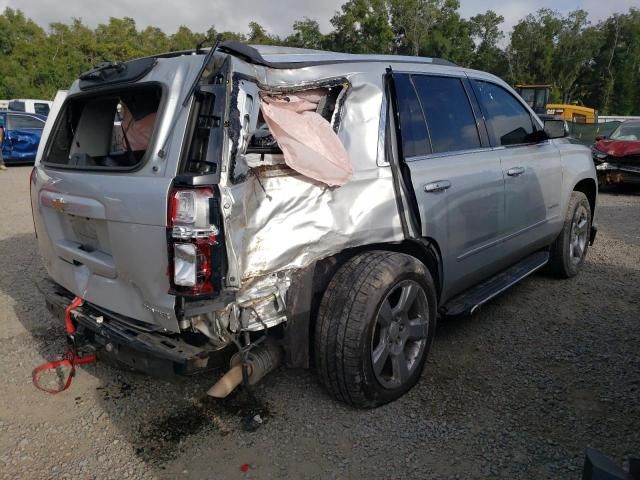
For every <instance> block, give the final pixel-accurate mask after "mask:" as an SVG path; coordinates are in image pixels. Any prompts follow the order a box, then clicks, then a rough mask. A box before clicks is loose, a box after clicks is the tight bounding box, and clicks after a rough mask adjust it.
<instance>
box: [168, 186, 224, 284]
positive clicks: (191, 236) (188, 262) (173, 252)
mask: <svg viewBox="0 0 640 480" xmlns="http://www.w3.org/2000/svg"><path fill="white" fill-rule="evenodd" d="M214 198H215V195H214V191H213V189H212V188H211V187H202V188H179V189H174V190H172V191H171V194H170V196H169V208H168V219H167V220H168V221H167V230H168V232H167V233H168V238H169V259H170V262H169V265H170V267H169V275H170V279H171V292H170V293H174V294H179V295H184V296H199V295H208V294H213V293H215V288H214V284H213V270H212V257H213V252H214V247H215V246H216V245H217V244H218V234H219V232H218V228H217V226H216V225H213V224H212V221H211V220H212V218H213V216H215V215H213V216H212V213H215V212H211V209H212V208H214V207H213V205H214V202H213V199H214Z"/></svg>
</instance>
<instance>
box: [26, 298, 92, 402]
mask: <svg viewBox="0 0 640 480" xmlns="http://www.w3.org/2000/svg"><path fill="white" fill-rule="evenodd" d="M83 302H84V300H82V299H81V298H80V297H76V298H74V299H73V301H72V302H71V303H70V304H69V306H68V307H67V308H66V309H65V311H64V326H65V328H66V329H67V353H66V354H65V355H64V357H63V358H61V359H60V360H54V361H52V362H47V363H44V364H42V365H40V366H39V367H36V368H35V369H34V370H33V372H31V380H32V381H33V384H34V385H35V386H36V388H38V389H40V390H42V391H43V392H47V393H60V392H64V391H65V390H66V389H67V388H69V386H70V385H71V381H72V380H73V377H74V375H75V374H76V365H83V364H85V363H94V362H95V361H96V356H95V355H85V356H79V355H78V347H77V345H76V339H75V336H74V335H75V333H76V327H75V325H74V324H73V320H71V311H72V310H73V309H74V308H78V307H80V306H81V305H82V304H83ZM62 366H66V367H69V368H70V370H69V375H67V379H66V380H65V382H64V385H63V386H62V388H48V387H44V386H42V385H40V379H39V377H40V374H41V373H42V372H44V371H45V370H55V369H56V368H59V367H62Z"/></svg>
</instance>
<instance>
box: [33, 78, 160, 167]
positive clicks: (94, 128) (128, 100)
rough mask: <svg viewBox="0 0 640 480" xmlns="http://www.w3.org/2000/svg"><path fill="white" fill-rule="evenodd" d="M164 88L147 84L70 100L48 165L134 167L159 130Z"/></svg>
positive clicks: (52, 144) (61, 118)
mask: <svg viewBox="0 0 640 480" xmlns="http://www.w3.org/2000/svg"><path fill="white" fill-rule="evenodd" d="M161 93H162V91H161V89H160V87H158V86H143V87H135V88H131V87H130V88H128V89H126V90H116V91H113V92H108V93H101V94H97V95H92V96H89V97H87V96H81V97H78V98H70V99H69V100H67V102H66V104H65V106H64V107H63V109H62V112H61V114H60V116H59V118H58V120H57V122H56V127H55V132H54V134H53V135H52V141H51V144H50V146H49V149H48V152H47V154H46V156H45V162H44V163H46V164H49V165H53V166H65V167H73V168H80V169H82V168H87V169H131V168H134V167H136V166H137V165H138V164H139V163H140V162H141V161H142V159H143V157H144V155H145V153H146V151H147V149H148V148H149V145H150V142H151V137H152V135H153V131H154V127H155V123H156V114H157V111H158V108H159V105H160V99H161Z"/></svg>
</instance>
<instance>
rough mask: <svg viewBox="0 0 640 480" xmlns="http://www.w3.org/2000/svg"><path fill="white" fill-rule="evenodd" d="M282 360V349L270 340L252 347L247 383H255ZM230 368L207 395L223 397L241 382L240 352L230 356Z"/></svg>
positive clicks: (247, 368)
mask: <svg viewBox="0 0 640 480" xmlns="http://www.w3.org/2000/svg"><path fill="white" fill-rule="evenodd" d="M281 360H282V349H281V348H280V347H279V346H278V345H276V344H274V343H271V342H265V343H264V344H263V345H258V346H256V347H255V348H254V349H252V350H251V351H250V352H249V353H248V355H247V360H246V363H245V364H244V365H245V366H246V372H247V384H248V385H255V384H256V383H258V382H259V381H260V380H261V379H262V378H263V377H264V376H265V375H266V374H267V373H269V372H271V371H272V370H274V369H275V368H276V367H277V366H278V364H279V363H280V361H281ZM230 367H231V368H230V369H229V371H228V372H227V373H225V374H224V375H223V376H222V378H220V380H218V381H217V382H216V384H215V385H213V386H212V387H211V388H210V389H209V390H208V391H207V395H209V396H211V397H214V398H225V397H227V396H228V395H229V394H230V393H231V392H233V391H234V390H235V389H236V387H237V386H238V385H240V384H241V383H242V382H243V379H242V376H243V363H242V355H241V354H240V352H238V353H236V354H234V355H233V357H231V362H230Z"/></svg>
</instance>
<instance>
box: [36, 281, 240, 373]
mask: <svg viewBox="0 0 640 480" xmlns="http://www.w3.org/2000/svg"><path fill="white" fill-rule="evenodd" d="M40 290H41V291H42V293H43V295H44V297H45V301H46V304H47V309H48V310H49V311H50V312H51V313H52V314H53V315H54V316H55V317H57V318H58V319H59V320H60V321H61V322H64V311H65V309H66V307H67V306H68V305H69V304H70V303H71V300H73V294H72V293H71V292H68V291H67V290H65V289H64V288H62V287H60V286H59V285H58V284H56V283H55V282H53V281H51V280H46V281H44V282H42V284H41V285H40ZM76 312H77V315H76V317H75V320H76V335H75V336H76V339H77V341H78V344H79V345H83V346H86V347H89V349H92V350H95V352H96V354H97V355H98V358H103V359H107V360H113V361H115V362H116V363H118V364H120V365H123V366H125V367H128V368H130V369H132V370H136V371H139V372H143V373H146V374H148V375H152V376H156V377H165V378H166V377H170V376H173V375H176V374H177V375H193V374H196V373H201V372H204V371H208V370H212V369H215V368H219V367H222V366H227V365H228V360H229V356H230V352H228V351H227V350H228V349H223V350H215V349H214V348H213V347H212V346H211V345H209V344H206V345H204V346H200V347H198V346H195V345H192V344H191V343H187V342H186V341H185V340H184V339H182V338H180V337H179V336H178V335H166V334H163V333H160V332H159V331H157V330H154V329H153V328H150V327H151V326H149V325H146V324H139V323H136V322H135V321H133V320H132V321H131V322H126V323H125V322H124V321H123V319H122V317H120V318H118V317H117V316H116V315H115V314H110V313H109V312H107V311H105V310H103V309H100V308H99V307H96V306H93V305H91V304H90V303H85V305H83V306H82V307H80V308H79V309H76ZM83 348H84V347H83Z"/></svg>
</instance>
